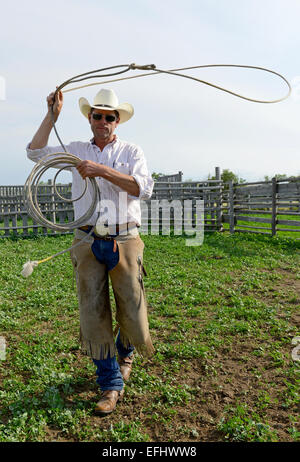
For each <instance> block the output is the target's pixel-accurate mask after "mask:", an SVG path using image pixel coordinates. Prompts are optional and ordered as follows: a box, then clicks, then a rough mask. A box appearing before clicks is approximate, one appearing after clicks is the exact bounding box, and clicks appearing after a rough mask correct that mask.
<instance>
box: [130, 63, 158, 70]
mask: <svg viewBox="0 0 300 462" xmlns="http://www.w3.org/2000/svg"><path fill="white" fill-rule="evenodd" d="M129 67H130V69H140V70H141V71H151V70H154V69H156V66H155V64H144V65H143V66H141V65H140V64H135V63H132V64H130V66H129Z"/></svg>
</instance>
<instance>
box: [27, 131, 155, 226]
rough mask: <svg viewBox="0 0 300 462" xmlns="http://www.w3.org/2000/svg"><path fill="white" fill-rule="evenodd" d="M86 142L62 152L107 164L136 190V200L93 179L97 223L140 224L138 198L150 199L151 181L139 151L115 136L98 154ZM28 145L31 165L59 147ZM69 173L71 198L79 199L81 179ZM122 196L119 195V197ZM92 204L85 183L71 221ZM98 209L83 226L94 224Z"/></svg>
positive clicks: (76, 144) (113, 186) (111, 186)
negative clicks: (98, 200) (131, 180)
mask: <svg viewBox="0 0 300 462" xmlns="http://www.w3.org/2000/svg"><path fill="white" fill-rule="evenodd" d="M93 141H94V140H93V139H92V140H91V141H89V142H81V141H75V142H72V143H70V144H68V145H66V146H65V147H66V150H67V151H68V152H70V153H71V154H74V155H76V156H77V157H79V158H80V159H81V160H92V161H94V162H97V163H99V164H103V165H107V166H108V167H112V168H114V169H115V170H117V171H119V172H121V173H126V174H127V175H131V176H133V178H134V179H135V180H136V182H137V184H138V185H139V188H140V194H139V197H135V196H132V195H130V194H127V193H126V192H125V191H123V190H122V189H121V188H120V187H119V186H116V185H114V184H113V183H111V182H110V181H108V180H105V179H104V178H101V177H98V178H96V181H97V184H98V187H99V188H100V192H101V219H100V221H101V222H106V223H108V224H109V225H114V224H123V223H129V222H135V223H136V224H137V225H138V226H140V225H141V207H140V200H141V199H145V200H146V199H150V197H151V195H152V191H153V186H154V181H153V179H152V177H151V175H150V174H149V171H148V168H147V163H146V159H145V156H144V153H143V151H142V149H141V148H140V147H139V146H136V145H135V144H132V143H128V142H126V141H122V140H120V139H119V138H118V137H117V136H116V137H115V139H114V141H112V143H109V144H108V145H106V146H105V147H104V149H103V151H101V150H100V149H99V148H98V146H96V145H95V144H94V143H93ZM29 146H30V144H28V146H27V148H26V150H27V156H28V158H29V159H31V160H32V161H34V162H37V161H39V160H40V159H41V158H42V157H44V156H45V155H46V154H54V153H56V152H60V153H61V152H62V147H61V146H55V147H50V146H45V147H44V148H42V149H33V150H32V149H29ZM70 171H71V172H72V198H77V197H79V196H80V195H81V194H82V192H83V188H84V180H83V179H82V177H81V176H80V174H79V173H78V171H77V170H76V168H74V167H71V168H70ZM120 193H122V194H120ZM91 202H92V187H91V185H90V183H89V181H88V189H87V192H86V193H85V194H84V196H83V197H82V198H81V199H79V200H78V201H75V202H74V203H73V204H74V213H75V220H77V219H78V218H80V217H81V216H82V215H83V214H84V213H85V212H86V211H87V209H88V208H89V206H90V205H91ZM98 210H99V208H96V210H95V212H94V213H93V215H92V216H91V218H90V219H89V220H88V222H87V223H86V224H87V225H95V224H96V221H97V218H98Z"/></svg>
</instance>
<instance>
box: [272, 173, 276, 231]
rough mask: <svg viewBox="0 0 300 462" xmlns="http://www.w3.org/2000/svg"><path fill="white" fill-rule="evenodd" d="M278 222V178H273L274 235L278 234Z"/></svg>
mask: <svg viewBox="0 0 300 462" xmlns="http://www.w3.org/2000/svg"><path fill="white" fill-rule="evenodd" d="M276 224H277V180H276V177H274V178H272V236H276Z"/></svg>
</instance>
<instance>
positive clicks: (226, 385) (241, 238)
mask: <svg viewBox="0 0 300 462" xmlns="http://www.w3.org/2000/svg"><path fill="white" fill-rule="evenodd" d="M142 238H143V240H144V242H145V245H146V247H145V266H146V269H147V273H148V276H147V277H146V278H145V287H146V292H147V299H148V306H149V323H150V329H151V333H152V337H153V342H154V345H155V349H156V353H155V355H154V357H153V358H151V359H150V360H144V359H143V358H141V357H139V356H137V357H136V359H135V365H134V369H133V372H132V376H131V379H130V381H129V383H128V384H127V385H126V390H125V398H124V402H122V403H120V404H118V406H117V409H116V411H115V412H114V413H113V414H111V415H110V416H108V417H106V418H103V419H101V418H99V417H96V416H94V414H93V407H94V404H95V402H96V401H97V399H98V397H99V392H98V388H97V385H96V383H95V368H94V365H93V364H92V362H91V360H90V359H89V358H88V357H86V356H83V355H82V354H81V350H80V345H79V340H78V333H79V319H78V318H79V316H78V308H77V297H76V289H75V287H74V283H73V271H72V266H71V263H70V260H69V256H68V255H63V256H60V257H57V258H55V259H54V260H52V261H50V262H48V263H44V264H41V265H39V266H38V267H37V268H36V269H35V270H34V272H33V274H32V275H31V276H30V277H29V278H28V279H24V278H22V276H21V275H20V273H21V270H22V265H23V263H25V262H26V261H27V260H28V259H31V260H38V259H41V258H44V257H46V256H48V255H52V254H54V253H56V252H58V251H59V250H62V249H64V248H67V247H69V246H70V244H71V241H72V236H71V235H67V236H60V237H59V236H58V237H36V238H28V239H1V240H0V251H1V256H2V258H1V267H0V335H2V336H4V337H5V338H6V342H7V349H6V357H5V359H2V360H1V359H0V383H1V386H0V402H1V405H0V441H2V442H7V441H119V442H125V441H137V442H140V441H298V440H299V431H298V430H297V424H298V422H297V406H298V404H299V394H298V390H299V364H300V363H299V361H295V360H293V359H292V356H291V353H292V349H293V348H295V345H293V344H292V339H293V338H294V337H296V336H297V335H299V331H297V327H298V328H299V306H300V296H299V291H300V290H299V289H300V271H299V262H300V243H299V242H296V241H293V240H291V239H284V238H279V237H275V238H271V237H268V236H263V235H252V234H235V235H230V234H229V233H211V234H208V235H206V236H205V239H204V243H203V245H202V246H198V247H188V246H186V245H185V239H184V238H183V237H169V236H142ZM111 297H112V292H111Z"/></svg>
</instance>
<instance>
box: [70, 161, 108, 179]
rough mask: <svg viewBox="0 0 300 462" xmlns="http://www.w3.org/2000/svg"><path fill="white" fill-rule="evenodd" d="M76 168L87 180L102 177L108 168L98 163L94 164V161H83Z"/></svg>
mask: <svg viewBox="0 0 300 462" xmlns="http://www.w3.org/2000/svg"><path fill="white" fill-rule="evenodd" d="M76 168H77V171H78V173H79V174H80V175H81V176H82V178H83V179H85V178H87V177H88V178H95V177H97V176H102V175H103V174H104V171H105V168H106V166H105V165H101V164H97V162H93V161H92V160H83V161H81V162H80V163H79V164H78V165H77V167H76Z"/></svg>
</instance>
